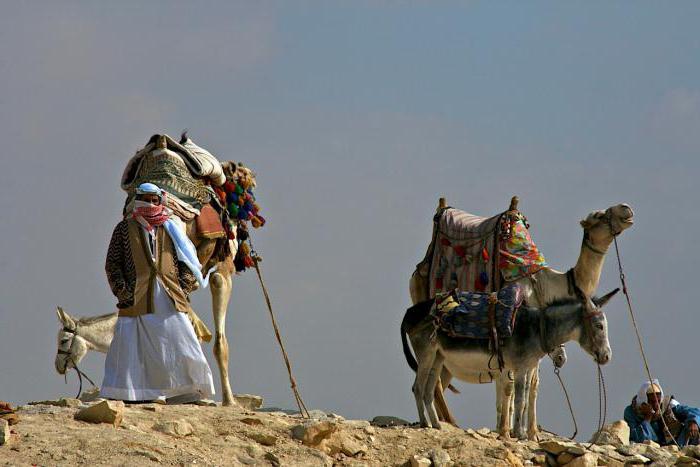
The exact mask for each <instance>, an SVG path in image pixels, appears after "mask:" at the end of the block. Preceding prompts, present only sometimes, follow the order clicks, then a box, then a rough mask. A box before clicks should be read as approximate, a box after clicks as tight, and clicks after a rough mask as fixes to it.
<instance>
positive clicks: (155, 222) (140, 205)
mask: <svg viewBox="0 0 700 467" xmlns="http://www.w3.org/2000/svg"><path fill="white" fill-rule="evenodd" d="M138 195H156V196H158V198H160V204H158V205H155V204H151V203H148V202H146V201H141V200H140V199H138V198H137V199H136V200H135V201H134V207H133V209H132V211H131V216H132V217H133V218H134V219H136V221H137V222H138V223H139V224H141V225H142V226H143V227H144V228H145V229H146V230H148V231H149V232H150V231H152V230H153V228H154V227H158V226H161V225H163V224H164V223H165V221H167V220H168V218H169V217H170V213H171V211H170V209H168V208H166V207H165V196H166V193H165V191H163V190H161V189H160V188H158V186H156V185H154V184H153V183H142V184H141V185H139V186H138V187H137V188H136V196H138Z"/></svg>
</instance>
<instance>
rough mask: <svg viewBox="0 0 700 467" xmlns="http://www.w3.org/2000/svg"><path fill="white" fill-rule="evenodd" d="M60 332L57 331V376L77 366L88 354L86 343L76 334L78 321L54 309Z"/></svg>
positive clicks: (60, 309) (61, 310)
mask: <svg viewBox="0 0 700 467" xmlns="http://www.w3.org/2000/svg"><path fill="white" fill-rule="evenodd" d="M56 315H57V316H58V322H59V324H61V326H62V327H61V330H60V331H58V350H57V351H56V361H55V366H56V371H57V372H58V374H59V375H64V374H66V371H68V370H69V369H71V368H73V367H74V366H75V365H77V364H78V363H79V362H80V361H81V360H82V359H83V357H85V354H87V352H88V343H87V341H86V340H85V339H83V338H82V337H80V336H79V335H78V334H77V333H78V321H77V320H76V319H74V318H73V317H72V316H71V315H69V314H68V313H66V312H65V311H63V308H61V307H58V308H57V309H56Z"/></svg>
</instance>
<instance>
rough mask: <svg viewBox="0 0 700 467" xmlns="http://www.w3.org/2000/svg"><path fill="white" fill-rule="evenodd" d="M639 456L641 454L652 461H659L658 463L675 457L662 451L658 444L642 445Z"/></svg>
mask: <svg viewBox="0 0 700 467" xmlns="http://www.w3.org/2000/svg"><path fill="white" fill-rule="evenodd" d="M638 454H641V455H643V456H644V457H648V458H649V459H651V460H652V461H658V462H664V461H667V460H669V459H671V458H673V457H675V456H674V455H673V454H671V453H670V452H668V451H666V450H664V449H661V447H660V446H659V445H658V444H657V443H654V444H640V445H639V451H638Z"/></svg>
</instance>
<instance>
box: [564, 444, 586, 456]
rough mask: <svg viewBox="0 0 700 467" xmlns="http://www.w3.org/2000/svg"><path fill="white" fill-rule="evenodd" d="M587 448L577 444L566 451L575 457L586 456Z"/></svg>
mask: <svg viewBox="0 0 700 467" xmlns="http://www.w3.org/2000/svg"><path fill="white" fill-rule="evenodd" d="M586 451H587V450H586V448H584V447H583V446H581V445H580V444H578V443H576V444H574V445H573V446H571V447H570V448H569V449H567V450H566V452H568V453H569V454H573V455H574V456H582V455H584V454H586Z"/></svg>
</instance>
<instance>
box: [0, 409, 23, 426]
mask: <svg viewBox="0 0 700 467" xmlns="http://www.w3.org/2000/svg"><path fill="white" fill-rule="evenodd" d="M0 420H5V421H6V422H7V423H8V424H10V425H17V424H18V423H19V414H18V413H15V412H11V413H5V414H2V415H0Z"/></svg>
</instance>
